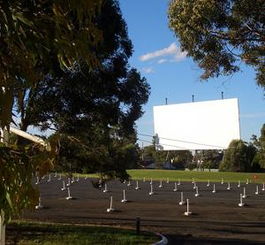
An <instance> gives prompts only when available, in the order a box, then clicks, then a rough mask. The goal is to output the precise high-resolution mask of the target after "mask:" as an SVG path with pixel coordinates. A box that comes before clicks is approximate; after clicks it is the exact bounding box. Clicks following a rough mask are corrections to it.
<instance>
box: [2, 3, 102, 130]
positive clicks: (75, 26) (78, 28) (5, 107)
mask: <svg viewBox="0 0 265 245" xmlns="http://www.w3.org/2000/svg"><path fill="white" fill-rule="evenodd" d="M101 5H102V0H79V1H75V0H67V1H63V0H58V1H50V0H45V1H42V0H34V1H33V0H30V1H27V0H22V1H21V0H15V1H10V0H6V1H1V2H0V127H1V128H4V127H9V124H10V122H11V120H12V108H13V103H14V99H15V98H18V100H21V97H23V94H22V92H21V89H23V88H31V87H35V86H36V84H37V83H38V81H39V80H41V79H43V77H44V76H45V75H46V74H48V73H49V74H51V73H53V72H54V71H55V70H58V69H59V68H61V69H69V68H71V67H72V65H73V64H74V62H76V61H77V60H79V59H82V61H83V62H85V63H86V64H87V65H88V66H89V67H95V66H96V65H97V60H96V58H95V52H94V48H95V46H96V45H97V44H98V43H99V42H100V40H102V32H101V31H100V29H99V28H98V27H97V26H96V25H95V18H96V15H97V14H98V13H99V11H100V9H101Z"/></svg>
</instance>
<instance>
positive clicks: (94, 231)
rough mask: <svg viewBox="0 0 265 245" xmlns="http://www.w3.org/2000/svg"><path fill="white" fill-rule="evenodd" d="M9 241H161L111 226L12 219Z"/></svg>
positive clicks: (46, 244)
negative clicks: (29, 221) (17, 220)
mask: <svg viewBox="0 0 265 245" xmlns="http://www.w3.org/2000/svg"><path fill="white" fill-rule="evenodd" d="M8 229H9V233H10V234H9V235H8V236H7V238H8V239H7V242H8V243H7V244H18V245H37V244H38V245H39V244H42V245H61V244H64V245H70V244H71V245H72V244H78V245H85V244H86V245H87V244H93V245H94V244H117V245H119V244H120V245H123V244H125V245H126V244H128V245H129V244H131V245H138V244H143V245H144V244H152V243H154V242H157V241H159V239H160V238H159V237H158V236H156V235H154V234H153V233H146V232H142V233H141V235H136V232H135V231H133V230H124V229H116V228H109V227H92V226H75V225H62V224H43V223H42V224H41V223H28V222H13V223H11V224H9V225H8Z"/></svg>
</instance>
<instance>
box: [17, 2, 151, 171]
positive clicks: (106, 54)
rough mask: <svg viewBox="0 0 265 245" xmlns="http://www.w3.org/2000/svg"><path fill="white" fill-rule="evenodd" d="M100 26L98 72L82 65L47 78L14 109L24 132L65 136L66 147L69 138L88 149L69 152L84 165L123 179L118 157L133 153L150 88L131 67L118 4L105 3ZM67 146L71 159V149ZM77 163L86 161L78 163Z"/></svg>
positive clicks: (67, 158)
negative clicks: (30, 129)
mask: <svg viewBox="0 0 265 245" xmlns="http://www.w3.org/2000/svg"><path fill="white" fill-rule="evenodd" d="M95 26H96V27H97V28H98V29H100V30H102V37H103V41H102V42H101V43H100V44H98V46H97V47H95V49H94V52H95V58H96V59H97V61H98V63H99V66H98V67H96V68H94V69H90V67H89V66H88V65H87V63H85V62H83V60H82V59H79V60H78V61H76V63H75V64H74V66H72V69H71V70H70V71H61V70H59V71H58V72H54V73H51V74H47V75H46V76H45V78H44V79H43V80H41V81H40V82H39V83H38V84H37V85H36V86H35V87H34V88H30V89H29V88H27V89H24V90H23V97H22V99H21V100H20V101H18V100H17V103H16V104H15V105H16V109H17V111H18V113H20V115H21V123H20V127H21V129H23V130H27V128H28V126H30V125H33V126H37V127H39V128H40V129H41V130H47V129H51V128H53V129H54V130H55V131H56V135H57V136H58V135H64V136H63V140H64V142H67V139H66V137H65V136H69V137H70V139H71V140H73V139H74V140H77V141H79V144H80V146H84V147H83V148H82V150H81V148H79V149H73V146H74V144H69V149H68V150H69V152H76V153H77V154H79V153H80V152H82V159H83V162H86V164H88V165H89V164H90V165H91V168H90V166H88V168H90V169H94V170H96V168H93V167H92V166H98V170H99V171H102V172H103V171H104V170H105V172H110V171H109V170H110V167H112V170H117V171H116V173H117V174H118V175H121V172H123V175H125V174H124V173H125V168H126V166H127V165H126V164H123V165H124V166H123V167H122V164H120V163H119V161H118V160H117V155H122V154H123V155H126V154H127V153H128V152H127V153H124V152H123V153H121V152H120V149H121V148H123V149H129V148H130V147H129V148H128V147H127V146H130V144H134V143H135V141H136V137H135V121H136V120H137V119H138V118H139V117H140V116H141V115H142V113H143V111H142V105H143V104H145V103H146V102H147V99H148V96H149V85H148V84H147V82H146V79H145V78H142V77H141V75H140V74H139V72H138V71H137V70H136V69H134V68H130V66H129V65H128V59H129V57H130V56H131V55H132V43H131V41H130V40H129V38H128V34H127V26H126V23H125V21H124V20H123V18H122V14H121V12H120V9H119V5H118V2H117V1H115V0H111V1H110V0H108V1H104V4H103V7H102V8H101V11H100V14H99V15H97V16H96V18H95ZM128 139H130V140H131V141H130V142H128ZM77 141H76V142H77ZM63 146H64V147H63V148H62V152H64V153H66V152H67V149H66V148H67V144H63ZM70 146H71V147H70ZM94 152H97V158H96V157H95V154H94ZM129 152H130V150H129ZM70 155H72V156H70ZM70 155H69V154H61V156H62V157H63V158H64V165H65V164H67V163H69V162H71V161H72V159H71V158H73V157H74V154H70ZM85 158H86V160H84V159H85ZM107 158H108V159H107ZM121 158H122V157H121ZM132 158H133V156H132ZM93 159H94V162H93ZM95 162H96V163H98V164H95ZM99 162H101V164H99ZM123 162H124V163H125V160H123ZM76 163H78V164H80V163H81V161H78V159H77V161H76ZM107 163H110V164H109V166H106V164H107ZM115 163H116V164H115ZM107 165H108V164H107ZM102 166H105V167H102ZM118 172H120V173H118Z"/></svg>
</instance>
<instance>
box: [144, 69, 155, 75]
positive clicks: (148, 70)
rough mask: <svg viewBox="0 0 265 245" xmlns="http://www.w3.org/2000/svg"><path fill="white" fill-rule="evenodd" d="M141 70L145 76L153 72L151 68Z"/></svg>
mask: <svg viewBox="0 0 265 245" xmlns="http://www.w3.org/2000/svg"><path fill="white" fill-rule="evenodd" d="M142 70H143V72H144V73H147V74H148V73H154V72H155V71H154V69H153V68H152V67H144V68H143V69H142Z"/></svg>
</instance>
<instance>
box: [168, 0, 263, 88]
mask: <svg viewBox="0 0 265 245" xmlns="http://www.w3.org/2000/svg"><path fill="white" fill-rule="evenodd" d="M168 17H169V26H170V28H171V29H172V30H173V31H174V32H175V33H176V36H177V37H178V38H179V41H180V44H181V48H182V49H183V50H185V51H187V52H188V55H189V56H191V57H192V58H193V59H194V60H195V61H196V62H197V63H198V64H199V66H200V67H201V68H202V69H203V70H204V73H203V74H202V76H201V78H202V79H208V78H210V77H214V76H219V75H230V74H232V73H234V72H237V71H238V70H239V65H240V61H244V62H245V63H246V64H248V65H251V66H253V67H254V68H255V70H256V71H257V76H256V80H257V83H258V84H259V85H260V86H264V84H265V80H264V75H263V74H264V72H265V71H264V66H265V52H264V37H265V28H264V23H265V2H264V1H263V0H255V1H253V0H241V1H230V0H221V1H219V0H200V1H198V0H171V3H170V5H169V11H168Z"/></svg>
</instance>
